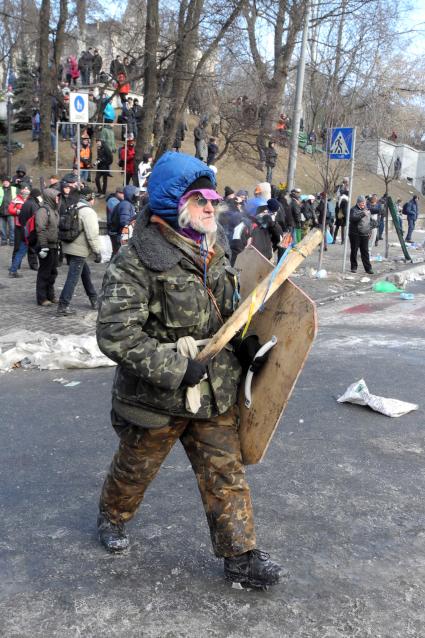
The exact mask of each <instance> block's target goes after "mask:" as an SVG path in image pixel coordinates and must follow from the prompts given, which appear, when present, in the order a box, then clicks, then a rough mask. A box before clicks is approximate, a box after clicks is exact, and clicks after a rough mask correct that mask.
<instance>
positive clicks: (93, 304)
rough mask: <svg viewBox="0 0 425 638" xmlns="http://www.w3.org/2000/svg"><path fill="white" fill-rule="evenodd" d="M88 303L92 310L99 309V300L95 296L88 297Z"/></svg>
mask: <svg viewBox="0 0 425 638" xmlns="http://www.w3.org/2000/svg"><path fill="white" fill-rule="evenodd" d="M90 305H91V307H92V308H93V310H98V309H99V300H98V298H97V297H90Z"/></svg>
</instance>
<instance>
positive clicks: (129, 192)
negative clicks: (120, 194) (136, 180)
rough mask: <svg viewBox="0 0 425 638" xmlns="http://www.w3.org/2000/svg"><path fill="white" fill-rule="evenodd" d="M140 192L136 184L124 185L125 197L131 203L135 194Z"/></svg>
mask: <svg viewBox="0 0 425 638" xmlns="http://www.w3.org/2000/svg"><path fill="white" fill-rule="evenodd" d="M138 192H139V189H138V188H137V187H136V186H132V185H131V184H129V186H124V198H125V199H126V200H127V201H128V202H130V203H131V204H133V203H134V202H133V200H134V196H135V195H136V193H138Z"/></svg>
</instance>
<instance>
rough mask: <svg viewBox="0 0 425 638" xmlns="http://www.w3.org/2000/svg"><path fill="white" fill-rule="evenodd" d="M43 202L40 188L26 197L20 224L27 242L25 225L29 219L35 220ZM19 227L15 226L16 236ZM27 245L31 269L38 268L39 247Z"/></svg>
mask: <svg viewBox="0 0 425 638" xmlns="http://www.w3.org/2000/svg"><path fill="white" fill-rule="evenodd" d="M42 203H43V197H42V194H41V191H40V190H39V189H38V188H32V189H31V191H30V193H29V196H28V199H26V200H25V202H24V203H23V205H22V208H21V211H20V213H19V224H20V227H21V229H22V230H21V233H22V239H23V240H24V241H25V242H26V243H27V239H26V237H25V227H26V225H27V222H28V220H29V219H31V218H32V217H34V220H35V214H36V212H37V211H38V209H39V208H40V206H41V205H42ZM17 228H18V227H17ZM17 228H15V237H16V230H17ZM15 245H16V242H15ZM27 247H28V253H27V254H28V265H29V267H30V268H31V270H38V257H37V247H36V246H30V245H29V244H28V243H27Z"/></svg>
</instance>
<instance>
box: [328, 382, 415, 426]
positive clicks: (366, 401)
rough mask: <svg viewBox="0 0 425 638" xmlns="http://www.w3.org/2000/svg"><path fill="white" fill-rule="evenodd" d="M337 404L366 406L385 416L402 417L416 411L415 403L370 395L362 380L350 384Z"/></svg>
mask: <svg viewBox="0 0 425 638" xmlns="http://www.w3.org/2000/svg"><path fill="white" fill-rule="evenodd" d="M337 401H338V403H356V404H357V405H367V406H369V407H370V408H372V410H375V412H381V413H382V414H385V416H392V417H397V416H403V415H404V414H407V413H408V412H411V411H412V410H417V409H418V406H417V405H416V404H415V403H406V401H399V400H398V399H389V398H387V397H379V396H377V395H376V394H370V392H369V389H368V387H367V385H366V382H365V380H364V379H360V381H356V383H352V384H351V385H350V386H348V388H347V389H346V391H345V392H344V394H343V395H342V396H341V397H339V399H337Z"/></svg>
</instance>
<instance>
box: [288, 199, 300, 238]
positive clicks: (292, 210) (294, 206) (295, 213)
mask: <svg viewBox="0 0 425 638" xmlns="http://www.w3.org/2000/svg"><path fill="white" fill-rule="evenodd" d="M300 196H301V189H300V188H293V189H292V190H291V192H290V193H289V209H288V211H287V217H288V226H290V227H291V228H292V229H293V230H292V236H293V238H294V241H295V243H298V242H299V241H301V199H300Z"/></svg>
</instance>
